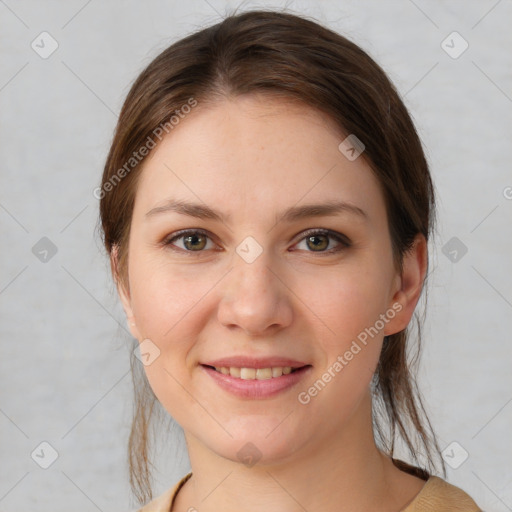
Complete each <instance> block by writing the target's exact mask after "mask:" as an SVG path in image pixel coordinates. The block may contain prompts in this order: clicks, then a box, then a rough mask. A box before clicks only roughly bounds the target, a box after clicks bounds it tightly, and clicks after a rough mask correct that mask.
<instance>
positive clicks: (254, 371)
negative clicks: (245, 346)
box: [215, 366, 292, 380]
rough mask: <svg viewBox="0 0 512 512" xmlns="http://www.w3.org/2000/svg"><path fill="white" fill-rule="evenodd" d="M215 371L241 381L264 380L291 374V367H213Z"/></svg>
mask: <svg viewBox="0 0 512 512" xmlns="http://www.w3.org/2000/svg"><path fill="white" fill-rule="evenodd" d="M215 369H216V370H217V371H218V372H220V373H223V374H224V375H231V377H236V378H239V379H243V380H266V379H272V378H273V377H281V375H288V374H289V373H291V372H292V368H291V366H276V367H274V368H235V367H231V368H226V367H224V366H223V367H221V368H218V367H215Z"/></svg>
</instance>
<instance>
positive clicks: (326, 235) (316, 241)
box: [297, 229, 351, 254]
mask: <svg viewBox="0 0 512 512" xmlns="http://www.w3.org/2000/svg"><path fill="white" fill-rule="evenodd" d="M304 234H305V235H306V236H304V237H303V238H302V239H301V241H300V242H299V244H300V243H305V244H306V247H307V248H308V249H311V248H313V250H308V249H306V250H307V251H308V252H318V253H328V254H332V253H334V252H339V251H341V250H342V249H346V248H348V247H350V245H351V243H350V240H349V239H348V238H347V237H346V236H344V235H342V234H340V233H336V232H334V231H330V230H328V229H309V230H308V231H306V232H305V233H304ZM329 239H333V240H336V241H337V242H338V245H337V246H335V247H334V248H332V247H331V248H329V245H330V240H329ZM299 244H297V245H299ZM328 248H329V249H328Z"/></svg>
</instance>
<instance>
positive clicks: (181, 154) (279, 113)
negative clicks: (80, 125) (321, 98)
mask: <svg viewBox="0 0 512 512" xmlns="http://www.w3.org/2000/svg"><path fill="white" fill-rule="evenodd" d="M345 137H346V134H344V133H343V131H342V130H341V129H340V127H339V126H337V124H336V123H335V122H334V120H332V119H331V118H330V117H329V116H328V115H326V114H324V113H322V112H320V111H318V110H316V109H313V108H311V107H309V106H307V105H305V104H303V103H300V102H298V101H289V100H286V101H285V100H283V99H279V98H272V97H270V98H269V97H265V96H246V97H240V98H236V99H229V100H224V101H222V102H218V103H216V104H213V105H208V106H202V105H201V104H199V105H198V106H197V107H196V108H195V109H194V110H193V111H192V113H190V114H189V115H187V116H185V117H184V118H183V119H182V120H181V121H180V123H179V124H178V125H177V126H176V127H175V128H174V129H173V131H172V132H171V133H170V134H169V135H167V136H166V137H165V138H164V139H163V140H162V142H161V143H160V144H159V145H158V146H157V148H156V149H154V150H153V152H152V153H151V154H150V155H149V156H148V158H147V160H146V161H145V162H144V166H143V170H142V176H141V180H140V181H139V186H138V191H137V199H136V204H139V206H140V205H142V206H143V207H144V208H146V209H149V208H151V207H153V206H155V205H156V204H158V203H159V202H161V201H163V200H165V199H166V198H167V197H170V196H172V197H180V198H183V199H185V198H188V199H189V200H194V202H198V201H202V202H204V203H206V204H209V205H211V206H213V204H215V205H216V206H218V208H220V209H222V210H223V211H224V212H226V214H227V215H231V213H233V212H236V211H240V210H245V211H246V212H247V211H249V210H250V209H251V208H253V209H254V208H258V207H261V206H263V205H266V206H268V205H272V204H274V205H275V206H276V209H282V208H284V207H287V206H290V205H291V204H296V203H298V202H301V201H303V202H307V203H310V202H318V201H322V200H325V199H329V200H334V199H336V200H346V201H350V202H352V203H355V204H357V205H358V206H360V207H361V208H363V206H365V208H364V209H365V210H369V213H370V214H371V213H372V212H373V214H374V215H379V214H382V208H384V202H383V197H382V195H381V192H380V186H379V183H378V181H377V179H376V178H375V176H374V174H373V172H372V171H371V168H370V167H369V165H368V164H367V163H366V161H365V160H364V158H362V157H359V158H357V159H356V160H354V161H350V160H348V159H347V158H346V157H345V156H344V154H342V152H341V151H340V150H339V148H338V146H339V144H340V143H341V142H342V141H343V140H344V138H345Z"/></svg>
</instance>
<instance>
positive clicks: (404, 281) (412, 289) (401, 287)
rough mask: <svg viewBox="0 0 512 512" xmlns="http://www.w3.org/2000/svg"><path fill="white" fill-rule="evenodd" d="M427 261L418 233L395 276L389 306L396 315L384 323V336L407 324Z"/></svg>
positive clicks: (421, 238)
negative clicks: (398, 272) (399, 271)
mask: <svg viewBox="0 0 512 512" xmlns="http://www.w3.org/2000/svg"><path fill="white" fill-rule="evenodd" d="M427 262H428V246H427V241H426V239H425V237H424V236H423V235H422V234H421V233H418V234H417V235H416V238H415V239H414V243H413V246H412V247H411V249H409V251H407V252H406V253H405V254H404V259H403V269H402V273H401V274H397V275H396V277H395V281H394V288H393V290H392V298H391V302H390V304H389V307H390V308H392V309H393V310H394V311H395V312H396V315H395V316H394V317H393V318H392V319H391V320H390V321H389V322H388V323H387V324H386V328H385V329H384V335H385V336H390V335H391V334H396V333H397V332H400V331H402V330H404V329H405V328H406V327H407V325H408V324H409V322H410V320H411V318H412V315H413V313H414V310H415V308H416V304H417V303H418V300H419V298H420V295H421V291H422V289H423V281H424V279H425V275H426V272H427Z"/></svg>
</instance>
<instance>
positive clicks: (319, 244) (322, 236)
mask: <svg viewBox="0 0 512 512" xmlns="http://www.w3.org/2000/svg"><path fill="white" fill-rule="evenodd" d="M318 238H323V239H324V242H323V243H322V242H320V243H315V242H313V240H315V239H318ZM308 240H309V241H310V242H312V243H313V245H314V247H316V248H319V247H320V248H321V249H325V248H326V247H327V245H329V242H327V245H326V244H325V240H326V237H325V235H315V236H310V237H309V239H308ZM322 245H323V247H321V246H322Z"/></svg>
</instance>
